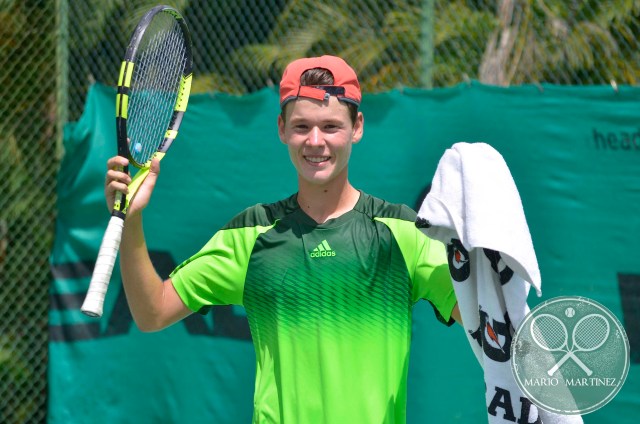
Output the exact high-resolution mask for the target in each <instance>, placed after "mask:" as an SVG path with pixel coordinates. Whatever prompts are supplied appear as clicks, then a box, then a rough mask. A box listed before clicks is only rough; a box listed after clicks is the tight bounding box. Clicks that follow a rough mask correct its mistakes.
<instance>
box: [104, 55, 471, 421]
mask: <svg viewBox="0 0 640 424" xmlns="http://www.w3.org/2000/svg"><path fill="white" fill-rule="evenodd" d="M361 97H362V96H361V92H360V85H359V83H358V79H357V76H356V74H355V72H354V71H353V69H352V68H351V67H350V66H349V65H348V64H347V63H346V62H345V61H343V60H342V59H340V58H338V57H333V56H322V57H314V58H304V59H299V60H296V61H294V62H292V63H291V64H289V65H288V66H287V68H286V69H285V71H284V74H283V77H282V82H281V84H280V107H281V114H280V115H279V117H278V134H279V136H280V140H281V141H282V143H283V144H284V145H285V146H286V147H287V149H288V151H289V156H290V158H291V161H292V162H293V166H294V167H295V169H296V170H297V176H298V191H297V193H295V194H293V195H292V196H290V197H288V198H286V199H284V200H281V201H278V202H276V203H271V204H258V205H255V206H253V207H250V208H248V209H246V210H244V211H243V212H241V213H240V214H238V215H237V216H236V217H234V218H233V219H231V221H229V223H228V224H227V225H226V226H224V227H223V228H222V229H220V230H219V231H218V232H217V233H215V234H214V235H213V237H212V238H211V239H210V240H209V242H208V243H206V245H205V246H204V247H202V249H201V250H200V251H199V252H197V253H196V254H195V255H193V256H192V257H191V258H189V259H187V260H186V261H185V262H184V263H182V264H181V265H179V266H178V267H177V268H176V269H175V270H174V271H173V272H172V274H171V276H170V278H169V279H167V280H166V281H164V284H163V281H162V280H161V278H160V277H159V276H158V274H157V273H156V271H155V270H154V268H153V265H152V264H151V261H150V259H149V255H148V253H147V248H146V245H145V239H144V234H143V229H142V213H141V212H142V210H143V209H144V207H145V206H146V205H147V203H148V201H149V197H150V195H151V193H152V191H153V187H154V185H155V182H156V179H157V177H158V173H159V171H160V168H159V163H157V162H155V163H154V164H153V165H152V167H151V173H150V175H149V177H148V178H147V179H146V181H145V182H144V184H143V186H142V187H141V188H140V190H139V192H138V194H137V195H136V197H135V199H134V200H133V202H132V204H131V206H130V209H129V214H128V216H127V219H126V222H125V230H124V234H123V240H122V244H121V248H120V249H121V259H120V264H121V272H122V277H123V283H124V287H125V290H126V295H127V299H128V302H129V306H130V308H131V312H132V314H133V317H134V319H135V321H136V323H137V325H138V326H139V327H140V329H141V330H143V331H157V330H160V329H162V328H165V327H167V326H169V325H171V324H173V323H175V322H176V321H178V320H180V319H182V318H184V317H186V316H187V315H189V314H191V313H194V312H202V311H205V310H207V309H208V308H209V307H211V305H227V304H234V305H243V306H244V308H245V309H246V312H247V317H248V320H249V324H250V328H251V335H252V338H253V343H254V345H255V350H256V361H257V374H256V384H255V394H254V414H253V422H254V423H288V424H304V423H310V424H319V423H331V424H335V423H367V424H368V423H396V424H397V423H404V422H405V421H406V400H407V374H408V360H409V348H410V337H411V313H412V307H413V306H414V304H415V303H416V302H417V301H418V300H420V299H426V300H427V301H429V302H430V303H431V305H432V306H433V308H434V311H435V315H436V317H437V318H438V319H439V320H440V321H442V322H443V323H445V324H449V325H450V324H452V323H453V322H454V319H455V320H458V321H460V319H459V312H458V310H457V304H456V298H455V294H454V291H453V287H452V283H451V279H450V275H449V270H448V265H447V260H446V252H445V247H444V245H443V244H441V243H440V242H437V241H434V240H430V239H428V238H427V237H426V236H425V235H424V234H423V233H422V232H420V231H419V230H418V229H416V227H415V224H414V222H415V218H416V213H415V212H414V211H413V210H411V209H410V208H409V207H407V206H404V205H399V204H391V203H388V202H386V201H384V200H381V199H378V198H376V197H373V196H371V195H369V194H367V193H364V192H362V191H360V190H358V189H356V188H355V187H353V186H352V185H351V184H350V182H349V179H348V170H349V158H350V156H351V150H352V147H353V145H354V144H356V143H358V142H359V141H360V140H361V138H362V136H363V131H364V117H363V115H362V112H360V111H359V110H358V107H359V105H360V101H361ZM125 163H126V160H125V159H123V158H121V157H114V158H111V159H109V161H108V167H109V171H108V172H107V178H106V197H107V204H108V205H113V197H114V193H115V192H116V191H121V192H125V193H126V191H127V184H128V183H129V181H130V178H129V176H128V175H126V174H124V173H122V172H118V171H115V170H114V169H115V167H116V166H118V165H119V166H122V165H125ZM372 166H377V164H372Z"/></svg>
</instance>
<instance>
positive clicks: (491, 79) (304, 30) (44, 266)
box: [0, 0, 640, 424]
mask: <svg viewBox="0 0 640 424" xmlns="http://www.w3.org/2000/svg"><path fill="white" fill-rule="evenodd" d="M165 3H166V4H169V5H172V6H174V7H176V8H178V9H179V10H181V11H182V12H183V13H184V15H185V17H186V19H187V21H188V23H189V25H190V28H191V31H192V37H193V43H194V54H195V57H194V63H195V79H194V85H193V91H194V92H195V93H204V92H223V93H230V94H238V95H241V94H247V93H252V92H256V91H259V90H261V89H263V88H265V87H273V86H275V85H277V83H278V80H279V76H280V75H281V72H282V70H283V68H284V66H285V65H286V64H287V63H288V62H289V61H290V60H292V59H294V58H298V57H301V56H308V55H319V54H324V53H329V54H336V55H339V56H342V57H344V58H345V59H346V60H347V61H348V62H349V63H350V64H351V65H352V66H353V67H354V68H355V69H356V71H357V72H358V73H359V76H360V79H361V83H362V87H363V90H364V92H365V93H377V92H385V91H388V90H391V89H397V88H404V87H410V88H425V89H437V88H440V87H449V86H453V85H456V84H460V83H465V82H471V81H479V82H480V83H483V84H487V85H496V86H503V87H507V86H516V85H523V84H533V85H539V84H543V83H550V84H558V85H571V86H592V85H608V86H611V87H612V89H614V90H616V89H617V88H618V87H619V86H622V85H632V86H637V85H638V82H639V80H640V48H639V47H640V46H639V43H640V1H637V0H611V1H582V0H497V1H489V0H477V1H467V0H452V1H444V0H407V1H403V0H327V1H318V0H262V1H258V0H217V1H215V2H213V1H207V0H191V1H188V0H184V1H166V2H165ZM156 4H158V2H156V1H142V0H134V1H132V0H128V1H126V0H42V1H38V0H0V22H2V25H0V90H1V93H2V95H1V100H2V101H1V102H0V111H1V113H0V116H2V119H0V423H11V424H13V423H44V422H46V421H47V364H48V362H47V349H48V315H49V304H50V300H49V287H50V282H51V279H52V276H51V271H50V266H49V255H50V252H51V246H52V243H53V238H54V224H55V219H56V208H55V205H56V184H57V179H56V176H57V175H56V174H57V170H58V168H59V165H60V160H61V158H62V157H63V154H64V152H63V148H62V143H61V140H62V131H63V128H64V126H65V124H66V123H68V122H73V121H76V120H78V119H79V117H80V116H81V114H82V112H83V107H84V104H85V103H84V102H85V99H86V94H87V90H88V89H89V87H90V86H91V85H92V84H93V83H95V82H101V83H103V84H107V85H113V86H115V83H116V78H117V71H118V69H119V64H120V61H121V58H122V55H123V53H124V51H125V50H126V45H127V43H128V40H129V37H130V35H131V31H132V29H133V28H134V27H135V25H136V23H137V21H138V20H139V18H140V17H141V16H142V15H143V14H144V12H146V11H147V10H148V9H149V8H150V7H152V6H154V5H156Z"/></svg>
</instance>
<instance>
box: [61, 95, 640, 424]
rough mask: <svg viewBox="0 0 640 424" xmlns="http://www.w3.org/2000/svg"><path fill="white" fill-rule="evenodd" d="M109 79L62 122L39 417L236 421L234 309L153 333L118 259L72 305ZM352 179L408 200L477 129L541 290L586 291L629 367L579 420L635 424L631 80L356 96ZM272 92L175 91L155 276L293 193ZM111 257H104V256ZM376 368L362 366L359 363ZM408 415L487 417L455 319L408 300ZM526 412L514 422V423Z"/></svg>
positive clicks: (154, 206)
mask: <svg viewBox="0 0 640 424" xmlns="http://www.w3.org/2000/svg"><path fill="white" fill-rule="evenodd" d="M114 100H115V91H114V90H113V89H112V88H110V87H105V86H101V85H95V86H93V87H92V88H91V90H90V93H89V96H88V98H87V103H86V107H85V112H84V114H83V116H82V118H81V119H80V121H79V122H76V123H72V124H70V125H68V126H67V128H66V131H65V150H66V155H65V157H64V160H63V163H62V165H61V169H60V173H59V185H58V218H57V226H56V232H57V234H56V241H55V245H54V248H53V251H52V255H51V266H52V271H53V275H54V281H53V283H52V287H51V310H50V314H49V317H50V318H49V320H50V321H49V324H50V336H51V337H50V351H49V355H50V356H49V422H50V423H52V424H71V423H87V422H95V423H133V422H135V423H177V422H193V423H196V422H197V423H200V422H208V423H225V424H237V423H248V422H250V420H251V413H252V395H253V377H254V372H255V364H254V351H253V347H252V345H251V342H250V335H249V333H248V327H247V323H246V318H245V316H244V314H243V310H242V308H238V307H231V306H229V307H217V308H214V309H213V311H212V313H210V314H209V315H206V316H200V315H197V316H192V317H190V318H188V319H187V320H186V321H184V322H181V323H178V324H176V325H174V326H173V327H171V328H169V329H167V330H164V331H162V332H159V333H153V334H142V333H140V332H139V331H138V330H137V329H136V327H135V325H134V324H133V323H132V321H131V317H130V315H129V313H128V308H127V305H126V300H125V298H124V295H123V293H122V288H121V284H120V280H119V278H120V277H119V275H118V272H115V273H114V276H113V278H112V283H111V287H110V290H109V293H108V298H107V302H106V305H105V314H104V316H103V317H102V318H101V319H99V320H96V319H93V318H88V317H86V316H84V315H83V314H82V313H81V312H80V311H79V307H80V304H81V302H82V300H83V299H84V293H85V292H86V289H87V286H88V282H89V278H90V274H91V270H92V267H93V262H94V261H95V257H96V254H97V250H98V247H99V244H100V240H101V238H102V234H103V231H104V228H105V227H106V224H107V222H108V219H109V216H108V212H107V208H106V206H105V202H104V199H103V183H104V171H105V167H106V165H105V162H106V159H107V158H108V157H110V156H112V155H114V154H115V142H114V140H115V118H114V110H115V105H114ZM362 110H363V112H364V114H365V136H364V139H363V141H362V142H361V143H360V144H358V145H356V146H355V147H354V150H353V155H352V163H351V173H350V175H351V180H352V182H353V183H354V185H355V186H357V187H359V188H361V189H363V190H365V191H367V192H369V193H371V194H374V195H376V196H379V197H383V198H386V199H387V200H390V201H393V202H403V203H407V204H409V205H411V206H415V204H416V201H417V199H418V198H419V196H420V193H421V191H422V189H423V188H424V187H425V186H426V185H427V184H428V183H429V182H430V181H431V177H432V176H433V174H434V172H435V168H436V165H437V163H438V160H439V159H440V157H441V156H442V154H443V153H444V150H445V149H446V148H448V147H450V146H451V145H452V144H454V143H455V142H458V141H468V142H478V141H481V142H485V143H489V144H491V145H492V146H493V147H494V148H496V149H497V150H498V151H499V152H500V153H501V154H502V155H503V156H504V158H505V160H506V162H507V164H508V166H509V168H510V170H511V172H512V175H513V177H514V180H515V182H516V185H517V187H518V189H519V191H520V195H521V198H522V201H523V205H524V209H525V214H526V216H527V220H528V223H529V227H530V230H531V234H532V238H533V242H534V246H535V248H536V254H537V257H538V260H539V264H540V269H541V273H542V281H543V283H542V289H543V297H542V298H537V297H535V295H534V294H533V293H532V294H531V295H530V297H529V305H530V306H531V307H533V306H535V305H536V304H538V303H539V302H540V301H543V300H546V299H549V298H552V297H555V296H560V295H579V296H585V297H588V298H592V299H594V300H596V301H598V302H600V303H602V304H603V305H604V306H606V307H607V308H609V309H610V310H611V311H612V312H614V313H615V314H616V315H617V317H618V318H619V319H620V321H621V322H623V323H624V324H625V327H626V329H627V333H628V336H629V339H630V343H631V349H632V365H631V369H630V372H629V377H628V379H627V382H626V384H625V386H624V387H623V389H622V390H621V391H620V393H619V394H618V395H617V396H616V398H615V399H614V400H613V401H611V403H609V404H608V405H606V406H605V407H604V408H602V409H600V410H598V411H596V412H594V413H592V414H589V415H587V416H585V422H587V423H624V422H628V423H631V422H635V420H636V417H637V414H638V413H639V412H640V370H639V362H640V343H639V341H640V330H639V328H638V325H639V324H638V323H639V322H640V306H638V305H640V255H639V254H638V244H637V239H638V237H639V236H640V172H639V171H640V167H639V164H640V89H639V88H633V87H620V88H619V90H618V91H615V90H613V89H612V88H611V87H604V86H603V87H556V86H523V87H517V88H497V87H489V86H484V85H481V84H477V83H471V84H462V85H458V86H455V87H452V88H446V89H437V90H431V91H419V90H404V91H392V92H388V93H382V94H367V95H365V96H364V101H363V106H362ZM278 113H279V110H278V99H277V93H276V92H275V91H272V90H263V91H260V92H258V93H255V94H251V95H247V96H242V97H235V96H230V95H222V94H198V95H194V96H192V98H191V101H190V104H189V109H188V111H187V113H186V115H185V119H184V122H183V125H182V128H181V131H180V135H179V137H178V139H177V141H176V142H175V143H174V145H173V147H172V149H171V151H170V153H169V154H168V155H167V157H166V158H165V160H164V161H163V162H162V172H161V175H160V180H159V183H158V186H157V190H156V192H155V196H154V197H153V199H152V201H151V204H150V205H149V207H148V209H147V210H146V211H145V228H146V232H147V241H148V245H149V248H150V250H151V251H152V252H151V254H152V258H153V260H154V262H155V263H156V266H157V268H158V270H159V272H160V273H161V274H162V275H163V276H167V275H168V273H169V272H170V271H171V270H172V268H173V266H174V265H175V264H177V263H179V262H181V261H182V260H184V259H185V258H187V257H188V256H189V255H191V254H192V253H194V252H195V251H196V250H197V249H199V248H200V247H201V246H202V245H203V244H204V243H205V242H206V241H207V240H208V239H209V237H210V236H211V235H212V234H213V233H214V232H215V231H216V230H217V229H218V228H219V227H220V226H222V225H223V224H225V223H226V221H227V220H229V219H230V218H231V217H232V216H234V215H235V214H236V213H237V212H239V211H240V210H242V209H244V208H245V207H248V206H250V205H252V204H255V203H257V202H271V201H275V200H278V199H280V198H283V197H285V196H288V195H289V194H291V193H292V192H293V191H295V189H296V185H295V182H296V178H295V171H294V169H293V167H292V166H291V165H290V162H289V158H288V154H287V151H286V148H285V146H284V145H282V144H281V143H280V142H279V140H278V136H277V131H276V118H277V114H278ZM116 269H117V268H116ZM371 372H375V370H371ZM409 385H410V387H409V405H408V409H409V410H408V415H409V423H419V422H420V423H422V422H432V423H444V422H451V423H453V422H460V423H469V422H474V423H475V422H486V411H485V407H484V383H483V380H482V374H481V370H480V367H479V365H478V363H477V362H476V360H475V357H474V356H473V355H472V353H471V349H470V348H469V346H468V342H467V340H466V337H465V335H464V332H463V330H462V328H461V327H460V326H454V327H452V328H445V327H444V326H442V325H441V324H439V323H438V322H437V321H436V320H435V319H434V317H433V314H432V312H431V310H430V308H429V307H428V306H425V305H424V304H422V303H420V304H418V305H417V306H416V309H415V313H414V340H413V344H412V356H411V364H410V375H409ZM519 422H524V421H519Z"/></svg>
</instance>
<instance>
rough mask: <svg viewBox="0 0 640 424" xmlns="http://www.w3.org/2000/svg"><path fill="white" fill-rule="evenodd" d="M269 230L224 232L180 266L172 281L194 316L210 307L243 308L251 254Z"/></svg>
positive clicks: (243, 229) (172, 276)
mask: <svg viewBox="0 0 640 424" xmlns="http://www.w3.org/2000/svg"><path fill="white" fill-rule="evenodd" d="M269 228H270V227H245V228H233V229H222V230H220V231H218V232H217V233H216V234H215V235H214V236H213V237H212V238H211V239H210V240H209V241H208V242H207V244H205V245H204V247H203V248H202V249H200V251H199V252H198V253H196V254H195V255H193V256H192V257H190V258H189V259H187V260H186V261H184V262H183V263H182V264H180V265H178V267H177V268H176V269H175V270H174V271H173V272H172V273H171V275H170V277H171V280H172V282H173V285H174V287H175V289H176V292H177V293H178V295H179V296H180V298H181V299H182V301H183V302H184V303H185V305H187V307H188V308H189V309H191V310H192V311H194V312H200V311H202V310H205V309H207V308H208V307H209V306H211V305H242V298H243V292H244V282H245V278H246V275H247V267H248V265H249V259H250V256H251V251H252V250H253V246H254V245H255V241H256V239H257V238H258V236H259V235H260V234H262V233H263V232H265V231H267V230H268V229H269Z"/></svg>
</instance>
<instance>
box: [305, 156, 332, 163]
mask: <svg viewBox="0 0 640 424" xmlns="http://www.w3.org/2000/svg"><path fill="white" fill-rule="evenodd" d="M305 159H306V160H308V161H309V162H313V163H320V162H324V161H327V160H329V156H305Z"/></svg>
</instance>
